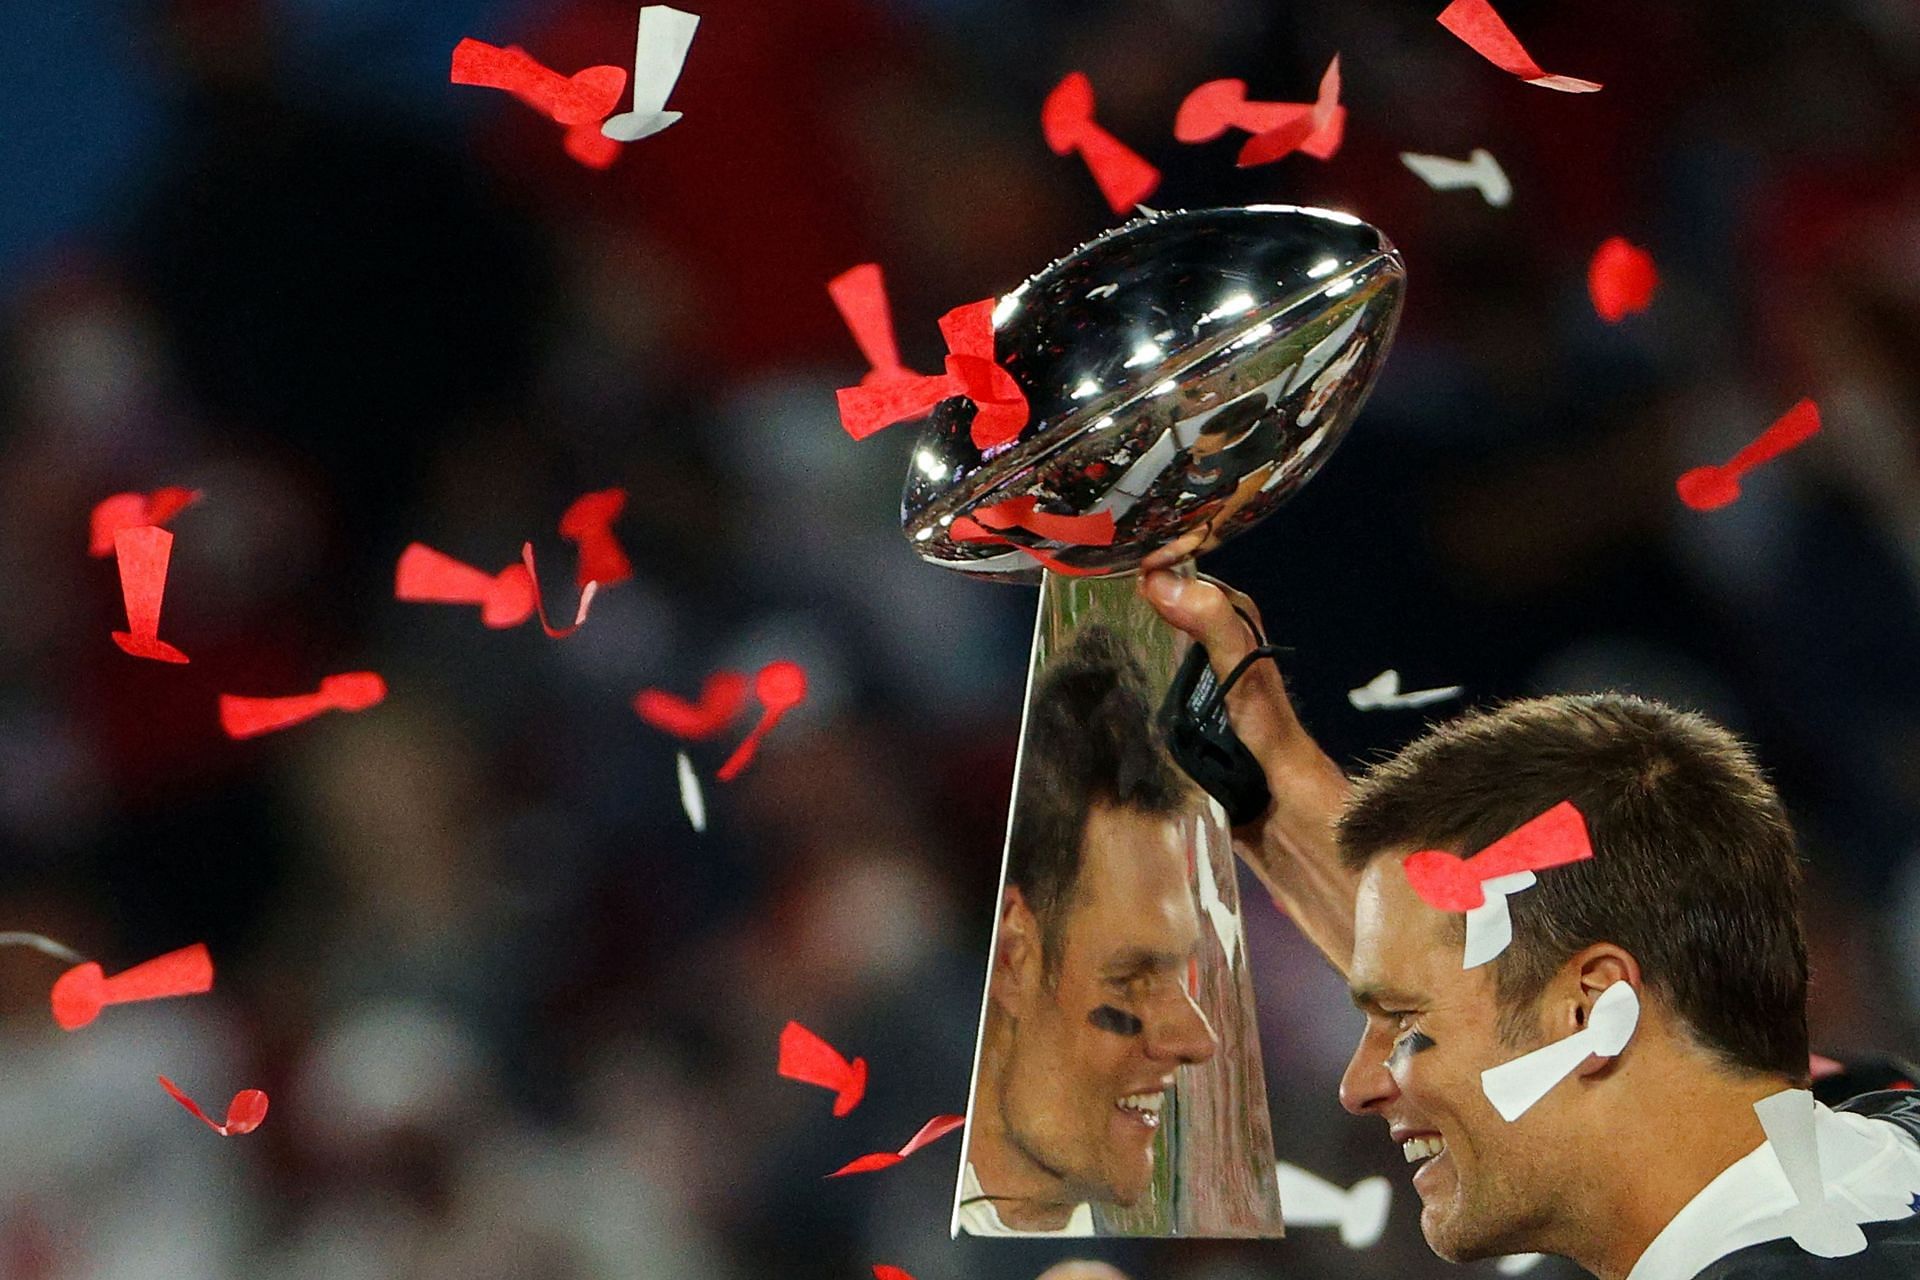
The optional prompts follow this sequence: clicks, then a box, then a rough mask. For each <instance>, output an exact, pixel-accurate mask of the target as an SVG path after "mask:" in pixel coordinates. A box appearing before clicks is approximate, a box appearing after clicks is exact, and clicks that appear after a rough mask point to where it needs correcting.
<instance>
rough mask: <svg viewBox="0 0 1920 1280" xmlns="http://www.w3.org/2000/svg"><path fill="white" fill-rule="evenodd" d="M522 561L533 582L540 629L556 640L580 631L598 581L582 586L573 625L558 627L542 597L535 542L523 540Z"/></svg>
mask: <svg viewBox="0 0 1920 1280" xmlns="http://www.w3.org/2000/svg"><path fill="white" fill-rule="evenodd" d="M520 563H521V564H523V565H525V566H526V568H527V580H528V581H529V582H531V583H532V584H533V607H534V611H535V612H536V613H538V614H539V615H540V629H541V630H542V631H544V632H546V633H547V634H548V635H549V636H551V637H552V638H553V639H555V640H564V639H566V638H567V637H568V636H570V635H572V634H573V633H574V632H576V631H578V630H579V629H580V624H581V623H583V622H585V621H586V620H587V610H588V609H590V608H592V607H593V597H594V593H595V592H597V591H599V589H600V584H599V583H597V582H589V583H587V584H586V585H585V586H583V587H581V588H580V603H579V605H578V606H577V607H575V609H574V611H573V623H572V625H570V626H565V627H556V626H554V625H553V623H552V622H550V621H548V619H547V606H546V603H545V602H544V601H543V600H542V599H541V598H540V571H539V570H538V569H536V568H534V564H533V544H532V543H531V542H523V543H521V544H520Z"/></svg>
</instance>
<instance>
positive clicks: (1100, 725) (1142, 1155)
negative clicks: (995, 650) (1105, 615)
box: [958, 626, 1217, 1235]
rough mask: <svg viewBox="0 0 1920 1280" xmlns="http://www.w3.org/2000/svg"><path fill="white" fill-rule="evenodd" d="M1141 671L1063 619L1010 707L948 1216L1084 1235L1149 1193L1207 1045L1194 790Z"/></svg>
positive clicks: (974, 1228)
mask: <svg viewBox="0 0 1920 1280" xmlns="http://www.w3.org/2000/svg"><path fill="white" fill-rule="evenodd" d="M1150 706H1151V704H1150V702H1149V701H1148V697H1147V692H1146V687H1145V677H1144V673H1143V672H1142V671H1141V669H1140V665H1139V663H1138V662H1137V661H1136V660H1135V659H1134V658H1133V657H1132V656H1131V655H1130V654H1129V653H1128V652H1127V650H1126V648H1125V646H1124V645H1123V643H1122V642H1121V641H1120V640H1119V639H1118V637H1116V636H1115V635H1114V634H1113V633H1112V632H1110V631H1108V630H1106V629H1105V628H1102V627H1097V626H1086V627H1082V628H1081V629H1080V631H1079V633H1078V634H1077V635H1076V636H1075V638H1074V640H1073V642H1072V643H1071V644H1070V645H1069V646H1068V647H1067V648H1066V649H1065V651H1064V652H1062V653H1061V654H1059V655H1058V656H1057V657H1056V658H1055V659H1054V660H1053V661H1052V662H1050V663H1049V665H1048V667H1047V668H1046V670H1045V671H1044V672H1043V673H1042V675H1041V677H1040V683H1039V686H1038V688H1037V689H1036V691H1035V694H1034V697H1033V703H1032V707H1031V709H1030V711H1029V713H1028V724H1027V731H1026V738H1025V745H1024V747H1023V762H1022V767H1021V773H1020V792H1019V795H1018V797H1017V799H1016V802H1015V805H1014V816H1013V830H1012V833H1011V835H1010V838H1009V841H1008V852H1007V877H1006V881H1007V882H1006V888H1005V892H1004V894H1003V896H1002V900H1001V906H1000V921H999V929H998V934H997V937H996V939H995V944H994V954H993V970H992V973H991V975H990V977H989V983H988V995H987V999H988V1004H987V1016H986V1023H985V1029H984V1032H983V1035H982V1038H981V1047H980V1063H979V1071H978V1079H977V1086H976V1091H975V1098H974V1106H973V1109H972V1117H971V1124H970V1127H969V1131H968V1145H967V1162H966V1167H965V1170H964V1172H963V1174H962V1183H961V1194H960V1205H959V1213H958V1223H959V1226H960V1228H961V1229H962V1230H964V1231H967V1232H969V1233H970V1234H973V1235H1010V1234H1031V1235H1091V1234H1093V1232H1094V1221H1093V1205H1094V1204H1095V1203H1101V1204H1109V1205H1115V1206H1120V1207H1127V1206H1132V1205H1135V1204H1138V1203H1139V1202H1140V1201H1141V1200H1142V1199H1143V1198H1145V1197H1146V1196H1147V1195H1149V1193H1150V1192H1151V1190H1152V1187H1153V1177H1154V1167H1155V1160H1154V1139H1155V1136H1156V1134H1157V1131H1158V1129H1159V1127H1160V1121H1161V1116H1162V1113H1163V1111H1164V1110H1165V1108H1166V1105H1167V1101H1168V1097H1169V1095H1170V1093H1171V1092H1172V1091H1173V1090H1175V1089H1176V1088H1177V1087H1178V1084H1179V1075H1180V1069H1181V1067H1183V1066H1185V1065H1187V1064H1189V1063H1197V1062H1204V1061H1206V1060H1207V1059H1208V1058H1211V1057H1212V1056H1213V1054H1214V1052H1215V1050H1216V1048H1217V1044H1216V1041H1215V1038H1214V1034H1213V1029H1212V1027H1210V1026H1209V1025H1208V1023H1207V1020H1206V1018H1205V1016H1204V1015H1203V1014H1202V1013H1201V1011H1200V1008H1199V1006H1198V1005H1196V1004H1195V1003H1194V1000H1193V998H1192V996H1191V995H1190V994H1189V992H1188V989H1187V980H1188V971H1189V967H1190V964H1191V962H1192V960H1193V958H1194V956H1195V954H1196V952H1197V949H1198V947H1199V943H1200V937H1201V935H1200V916H1199V912H1198V909H1197V907H1196V904H1195V902H1194V895H1193V891H1192V889H1191V887H1190V883H1189V879H1188V869H1187V844H1188V839H1189V834H1188V833H1189V832H1190V831H1191V829H1192V822H1193V814H1194V812H1195V807H1196V805H1197V804H1198V803H1199V800H1198V797H1197V796H1196V795H1195V793H1194V792H1193V791H1192V790H1191V789H1190V788H1189V787H1188V786H1187V784H1186V783H1185V782H1184V780H1183V779H1182V778H1181V777H1180V775H1179V774H1178V772H1176V771H1175V769H1174V768H1173V766H1172V764H1171V762H1170V761H1168V759H1167V758H1166V756H1165V754H1164V753H1163V752H1162V751H1161V749H1160V747H1159V746H1158V744H1157V739H1156V735H1155V732H1154V729H1153V724H1152V720H1151V714H1150Z"/></svg>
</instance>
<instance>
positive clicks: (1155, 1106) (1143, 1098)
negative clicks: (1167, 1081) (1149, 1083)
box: [1114, 1089, 1167, 1124]
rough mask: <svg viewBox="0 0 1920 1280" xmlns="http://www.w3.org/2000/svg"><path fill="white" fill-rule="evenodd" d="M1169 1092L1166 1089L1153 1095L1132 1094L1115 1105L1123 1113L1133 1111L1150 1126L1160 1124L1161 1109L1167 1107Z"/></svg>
mask: <svg viewBox="0 0 1920 1280" xmlns="http://www.w3.org/2000/svg"><path fill="white" fill-rule="evenodd" d="M1166 1101H1167V1092H1166V1090H1164V1089H1160V1090H1156V1091H1155V1092H1153V1093H1130V1094H1128V1095H1127V1096H1126V1097H1124V1098H1122V1099H1120V1101H1118V1102H1116V1103H1114V1105H1115V1106H1116V1107H1119V1108H1120V1109H1121V1110H1122V1111H1131V1112H1133V1113H1134V1114H1135V1115H1137V1116H1139V1117H1140V1118H1141V1119H1142V1120H1145V1121H1146V1122H1147V1123H1149V1124H1159V1123H1160V1108H1161V1107H1163V1106H1165V1105H1166Z"/></svg>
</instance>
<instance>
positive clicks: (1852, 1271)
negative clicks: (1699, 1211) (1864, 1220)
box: [1694, 1217, 1920, 1280]
mask: <svg viewBox="0 0 1920 1280" xmlns="http://www.w3.org/2000/svg"><path fill="white" fill-rule="evenodd" d="M1861 1230H1862V1231H1864V1232H1865V1233H1866V1237H1867V1247H1866V1249H1865V1250H1864V1251H1862V1252H1860V1253H1856V1254H1853V1255H1851V1256H1849V1257H1845V1258H1821V1257H1816V1256H1815V1255H1813V1254H1811V1253H1808V1252H1807V1251H1806V1250H1804V1249H1802V1248H1801V1247H1800V1246H1799V1245H1797V1244H1795V1243H1794V1242H1793V1241H1791V1240H1769V1241H1767V1242H1766V1243H1765V1244H1756V1245H1753V1246H1751V1247H1749V1248H1746V1249H1741V1250H1739V1251H1738V1252H1735V1253H1730V1254H1728V1255H1727V1256H1726V1257H1724V1258H1722V1259H1720V1260H1719V1261H1718V1262H1716V1263H1714V1264H1713V1265H1712V1266H1710V1267H1708V1268H1707V1269H1706V1270H1705V1271H1702V1272H1701V1273H1700V1274H1699V1275H1697V1276H1696V1277H1694V1280H1920V1217H1913V1218H1902V1219H1900V1220H1899V1221H1897V1222H1873V1223H1868V1224H1867V1225H1865V1226H1863V1227H1862V1228H1861Z"/></svg>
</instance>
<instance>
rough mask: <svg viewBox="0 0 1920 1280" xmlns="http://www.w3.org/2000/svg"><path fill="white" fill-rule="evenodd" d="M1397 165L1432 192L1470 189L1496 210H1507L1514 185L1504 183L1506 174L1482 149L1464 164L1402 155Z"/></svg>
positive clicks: (1415, 155) (1491, 154)
mask: <svg viewBox="0 0 1920 1280" xmlns="http://www.w3.org/2000/svg"><path fill="white" fill-rule="evenodd" d="M1400 162H1401V163H1402V164H1404V165H1406V166H1407V168H1409V169H1411V170H1413V172H1414V174H1415V176H1417V177H1418V178H1419V179H1420V181H1422V182H1424V183H1426V184H1427V185H1428V186H1430V187H1432V188H1433V189H1434V190H1435V191H1458V190H1461V189H1463V188H1466V187H1472V188H1473V189H1475V190H1476V191H1478V192H1479V193H1480V194H1481V196H1482V197H1484V198H1485V200H1486V202H1487V203H1488V204H1490V205H1492V206H1493V207H1494V208H1496V209H1504V208H1506V207H1507V205H1508V204H1509V203H1510V202H1511V201H1512V199H1513V184H1512V183H1511V182H1509V181H1507V174H1506V171H1505V170H1504V169H1502V168H1501V167H1500V162H1499V161H1498V160H1495V159H1494V158H1493V153H1492V152H1490V151H1488V150H1487V149H1486V148H1484V147H1475V148H1474V149H1473V153H1472V154H1471V155H1469V156H1468V157H1467V158H1466V159H1465V160H1453V159H1449V158H1448V157H1446V156H1426V155H1421V154H1420V153H1419V152H1416V151H1402V152H1401V153H1400Z"/></svg>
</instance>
